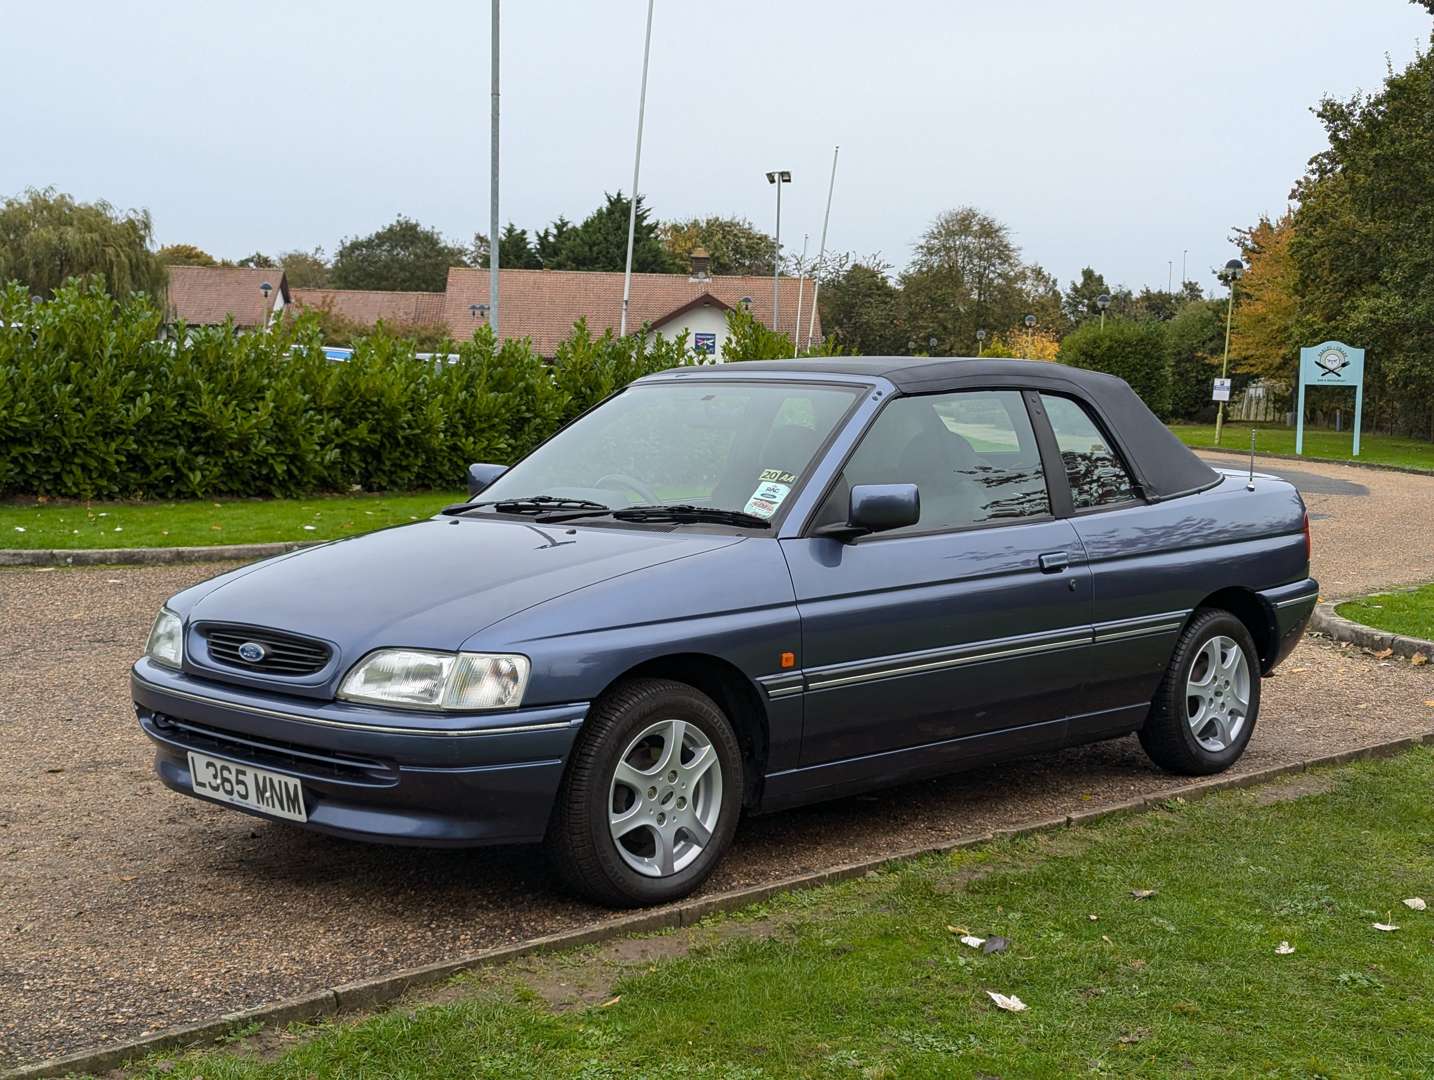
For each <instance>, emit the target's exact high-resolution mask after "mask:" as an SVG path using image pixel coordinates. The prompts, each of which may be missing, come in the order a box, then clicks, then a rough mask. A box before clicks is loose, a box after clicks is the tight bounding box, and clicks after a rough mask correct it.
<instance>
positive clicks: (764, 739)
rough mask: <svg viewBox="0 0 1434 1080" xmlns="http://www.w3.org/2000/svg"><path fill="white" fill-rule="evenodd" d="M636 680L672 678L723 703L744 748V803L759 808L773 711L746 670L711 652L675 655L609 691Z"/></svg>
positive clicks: (633, 670)
mask: <svg viewBox="0 0 1434 1080" xmlns="http://www.w3.org/2000/svg"><path fill="white" fill-rule="evenodd" d="M632 679H671V680H672V681H674V682H680V683H686V684H687V685H688V686H691V687H693V688H695V689H697V690H700V691H702V693H704V694H706V695H707V696H708V697H710V698H711V699H712V700H713V701H714V702H716V703H717V707H718V708H719V709H721V710H722V712H723V714H724V715H726V717H727V719H728V721H729V722H730V723H731V725H732V730H733V731H734V732H735V733H736V735H737V742H738V745H740V746H741V748H742V764H743V766H744V772H745V773H746V779H745V784H744V790H743V792H742V805H743V806H744V807H748V808H750V807H753V806H755V805H756V804H757V802H758V800H759V799H760V797H761V793H762V777H763V776H764V775H765V774H766V771H767V751H768V747H769V746H770V742H771V736H770V728H769V726H768V717H767V707H766V704H765V703H764V702H763V700H762V693H761V691H760V690H758V689H757V686H756V684H755V683H754V682H752V680H751V679H749V678H748V677H747V676H746V675H745V674H743V673H742V670H741V668H739V667H737V665H735V664H733V663H732V662H731V661H730V660H724V659H722V658H721V657H720V656H712V655H711V654H709V653H669V654H666V655H664V656H655V657H652V658H651V659H648V660H644V661H642V662H641V663H640V664H636V665H634V666H633V667H630V668H628V669H627V670H626V671H624V672H623V673H622V674H621V675H619V676H617V678H615V679H613V680H612V681H611V682H610V683H608V685H607V686H605V687H604V688H603V691H602V692H603V693H604V694H606V693H608V692H609V691H610V690H611V689H612V688H613V687H615V686H617V685H618V684H620V683H623V682H628V681H630V680H632Z"/></svg>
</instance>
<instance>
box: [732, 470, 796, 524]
mask: <svg viewBox="0 0 1434 1080" xmlns="http://www.w3.org/2000/svg"><path fill="white" fill-rule="evenodd" d="M760 479H761V483H759V484H758V485H757V490H756V491H754V492H752V497H751V498H750V499H748V500H747V505H746V507H744V510H745V511H746V512H747V513H749V514H756V515H757V516H758V517H763V518H769V517H771V516H772V515H773V514H775V513H776V512H777V508H778V507H780V506H781V505H782V500H783V499H785V498H786V497H787V496H788V495H789V494H791V491H792V485H793V484H794V483H796V482H797V478H796V476H795V475H794V474H792V473H789V472H785V471H783V470H782V469H763V470H762V475H761V478H760Z"/></svg>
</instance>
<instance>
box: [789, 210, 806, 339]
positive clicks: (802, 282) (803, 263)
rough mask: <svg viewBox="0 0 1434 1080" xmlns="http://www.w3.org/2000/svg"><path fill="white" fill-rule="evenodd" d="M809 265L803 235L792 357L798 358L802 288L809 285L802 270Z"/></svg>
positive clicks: (799, 261) (798, 262)
mask: <svg viewBox="0 0 1434 1080" xmlns="http://www.w3.org/2000/svg"><path fill="white" fill-rule="evenodd" d="M806 263H807V234H806V233H802V257H801V258H800V259H798V260H797V321H796V323H795V324H794V325H795V327H796V332H795V333H793V334H792V355H793V356H796V355H797V353H799V352H801V350H802V346H801V340H802V286H803V285H805V284H806V283H807V279H806V276H805V274H804V273H803V270H802V268H803V267H804V266H806Z"/></svg>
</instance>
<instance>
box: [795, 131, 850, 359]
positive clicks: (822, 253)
mask: <svg viewBox="0 0 1434 1080" xmlns="http://www.w3.org/2000/svg"><path fill="white" fill-rule="evenodd" d="M840 153H841V147H840V146H837V147H834V148H833V149H832V178H831V183H829V184H828V185H827V212H826V213H825V214H823V215H822V242H821V247H820V250H818V252H817V278H816V281H815V283H813V285H812V315H811V318H810V319H809V320H808V321H807V348H809V349H810V348H811V347H812V334H814V333H815V332H816V328H817V297H818V296H820V295H821V291H822V279H821V272H822V269H823V260H824V259H825V258H826V254H827V222H829V221H831V219H832V192H833V191H835V190H836V166H837V155H838V154H840ZM797 333H798V334H800V333H801V327H800V326H799V327H797Z"/></svg>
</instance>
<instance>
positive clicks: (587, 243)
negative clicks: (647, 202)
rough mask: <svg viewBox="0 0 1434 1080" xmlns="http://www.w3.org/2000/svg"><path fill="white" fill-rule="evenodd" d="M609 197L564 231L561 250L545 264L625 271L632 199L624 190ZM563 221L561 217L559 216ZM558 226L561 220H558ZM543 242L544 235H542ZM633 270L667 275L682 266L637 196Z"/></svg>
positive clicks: (559, 267) (583, 268) (558, 268)
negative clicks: (671, 252)
mask: <svg viewBox="0 0 1434 1080" xmlns="http://www.w3.org/2000/svg"><path fill="white" fill-rule="evenodd" d="M604 199H605V200H606V201H605V202H604V203H603V205H602V206H600V207H598V208H597V209H596V210H594V211H593V212H592V213H591V214H589V215H588V216H587V217H586V218H584V219H583V222H582V224H581V225H577V226H574V227H569V228H567V229H565V230H564V231H563V234H562V239H561V241H560V242H559V243H558V244H557V252H556V254H555V255H554V257H553V258H552V259H551V260H549V259H547V258H546V257H545V258H544V259H543V265H544V266H546V267H549V268H551V269H554V270H621V269H623V268H624V266H625V265H626V262H627V218H628V208H629V206H631V202H630V200H628V199H626V198H624V197H623V194H622V192H620V191H619V192H618V193H617V194H616V195H608V194H604ZM559 220H561V219H559ZM553 224H554V228H555V229H556V227H557V224H558V223H557V222H554V223H553ZM539 240H540V241H541V237H539ZM632 268H633V270H636V271H640V272H643V273H650V274H667V273H672V272H674V271H675V270H677V269H678V267H677V266H676V264H675V263H674V262H673V260H672V257H671V256H670V255H668V253H667V249H666V248H664V247H663V246H662V241H661V239H660V238H659V237H658V235H657V225H656V223H655V222H653V221H651V220H650V219H649V211H648V209H647V207H645V206H644V205H643V204H642V196H641V195H639V196H638V197H637V221H636V224H635V227H634V231H633V245H632Z"/></svg>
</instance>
